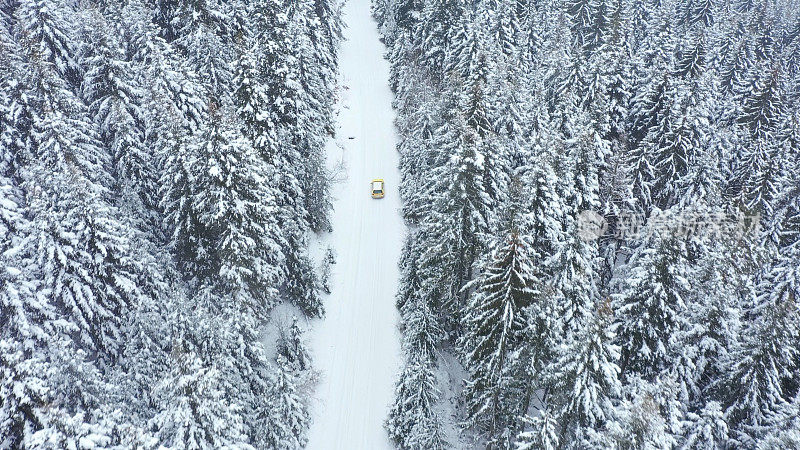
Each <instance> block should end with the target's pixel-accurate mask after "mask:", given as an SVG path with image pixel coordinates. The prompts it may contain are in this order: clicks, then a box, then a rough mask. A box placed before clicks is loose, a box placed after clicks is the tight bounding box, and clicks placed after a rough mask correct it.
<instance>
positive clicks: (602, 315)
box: [548, 301, 621, 448]
mask: <svg viewBox="0 0 800 450" xmlns="http://www.w3.org/2000/svg"><path fill="white" fill-rule="evenodd" d="M582 316H583V317H585V321H584V323H583V324H581V328H580V329H579V330H578V331H577V332H571V333H569V334H568V335H567V338H566V340H565V341H566V342H565V343H564V344H562V346H561V347H560V348H559V349H558V352H557V354H558V356H557V359H556V361H554V364H553V366H552V367H553V369H552V373H550V374H548V377H549V378H550V379H552V380H553V385H554V388H555V390H556V392H557V394H556V395H555V398H556V399H557V400H556V402H557V403H558V404H560V405H562V406H560V411H559V412H558V418H559V422H560V426H561V437H560V438H559V441H560V442H564V445H565V446H566V447H575V448H585V447H587V446H591V445H592V442H593V441H594V440H595V439H596V437H595V436H594V435H593V433H594V432H601V430H603V429H607V428H613V425H612V424H613V421H614V406H613V401H614V399H615V398H617V397H618V396H619V395H620V388H621V386H620V381H619V378H618V377H619V366H618V365H617V360H618V359H619V354H620V353H619V350H620V348H619V347H618V346H617V345H615V344H614V343H613V342H614V339H615V337H616V336H615V328H616V325H614V324H613V321H612V312H611V306H610V302H609V301H606V302H605V303H603V304H600V305H598V307H597V309H596V310H595V311H594V312H589V311H587V312H586V313H584V314H583V315H582Z"/></svg>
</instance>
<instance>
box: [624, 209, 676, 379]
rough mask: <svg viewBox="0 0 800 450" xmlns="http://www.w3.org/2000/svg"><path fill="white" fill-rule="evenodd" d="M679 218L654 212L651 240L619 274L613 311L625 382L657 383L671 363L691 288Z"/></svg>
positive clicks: (645, 241) (671, 213) (649, 231)
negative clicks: (634, 378)
mask: <svg viewBox="0 0 800 450" xmlns="http://www.w3.org/2000/svg"><path fill="white" fill-rule="evenodd" d="M679 220H680V217H676V212H675V211H674V210H670V211H666V212H664V213H658V212H654V214H653V215H652V216H651V218H650V221H649V223H648V224H647V229H646V230H645V232H646V236H644V239H643V241H642V242H641V244H640V245H639V247H638V248H637V249H636V251H635V253H634V254H633V256H632V257H631V259H630V261H628V263H627V264H626V267H625V268H623V269H622V270H621V271H620V272H619V274H618V275H619V278H618V282H619V283H620V284H619V288H618V291H617V294H616V296H615V297H616V298H615V305H614V309H615V311H617V314H616V320H617V323H618V326H619V328H618V341H617V342H618V344H619V345H620V347H621V348H622V351H621V355H622V356H621V359H620V367H621V368H622V377H623V379H627V378H628V377H629V376H632V375H634V374H638V375H640V376H642V377H643V378H644V379H645V380H648V381H652V380H653V379H655V378H656V377H657V376H658V375H659V374H660V373H661V372H662V371H663V370H664V369H666V368H667V367H668V366H669V363H670V361H671V353H670V341H671V339H673V337H674V335H675V333H676V332H677V330H678V327H679V326H680V317H681V313H682V312H683V310H684V308H685V307H686V304H685V299H686V296H687V294H688V292H689V289H691V286H690V285H689V280H690V275H689V270H690V268H691V266H690V262H689V260H688V254H687V250H686V244H685V242H684V241H683V240H682V238H681V237H680V236H678V235H677V232H678V230H677V229H676V228H675V227H676V226H677V225H678V224H679Z"/></svg>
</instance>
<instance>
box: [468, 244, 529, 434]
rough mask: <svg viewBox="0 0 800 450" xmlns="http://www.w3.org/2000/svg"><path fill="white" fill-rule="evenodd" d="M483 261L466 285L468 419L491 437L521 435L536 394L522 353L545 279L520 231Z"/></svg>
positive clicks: (499, 245)
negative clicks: (520, 421) (523, 420)
mask: <svg viewBox="0 0 800 450" xmlns="http://www.w3.org/2000/svg"><path fill="white" fill-rule="evenodd" d="M506 233H510V234H508V237H507V238H506V241H505V242H499V243H497V244H496V245H497V248H496V249H495V250H494V251H493V252H492V254H491V255H490V256H489V257H488V258H487V261H486V262H485V263H483V264H482V267H481V269H480V270H481V275H479V276H478V278H477V279H476V280H475V281H473V282H471V283H468V284H467V285H466V286H465V287H464V289H467V290H470V291H473V293H472V294H471V296H470V300H469V303H468V304H467V305H466V307H465V310H464V313H463V319H462V320H463V325H462V327H463V330H464V334H463V337H462V338H461V341H460V343H459V347H460V349H461V352H462V353H463V354H464V358H465V361H466V363H465V366H466V368H467V370H468V371H469V372H470V379H469V381H468V382H467V385H466V387H465V390H464V395H465V401H466V405H467V418H468V421H469V423H470V424H471V425H472V426H475V427H476V428H477V429H479V430H481V431H482V432H485V433H486V435H487V437H488V438H489V439H490V440H495V439H498V438H500V439H502V436H506V435H508V436H513V435H516V429H517V423H516V422H517V417H518V416H519V415H521V414H523V413H524V412H525V407H526V406H527V404H528V399H527V398H526V396H527V395H530V393H529V391H528V388H527V386H526V385H525V382H524V381H525V376H524V374H525V372H526V369H527V367H526V365H527V364H529V363H528V361H527V360H526V359H525V358H524V357H523V356H522V355H523V347H524V344H525V341H526V336H525V333H526V331H527V326H526V325H527V324H528V323H529V322H530V318H529V317H528V314H529V313H530V307H531V305H532V304H533V303H534V302H536V301H537V300H539V299H537V293H538V291H539V289H540V283H541V281H540V279H539V276H537V275H538V274H537V268H536V267H535V266H534V264H533V261H532V260H531V255H530V254H531V252H532V251H531V248H530V246H529V244H528V243H527V242H526V241H525V237H524V236H520V235H519V232H518V231H517V230H516V229H511V230H509V231H507V232H506Z"/></svg>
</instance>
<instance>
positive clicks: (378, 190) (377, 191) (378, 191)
mask: <svg viewBox="0 0 800 450" xmlns="http://www.w3.org/2000/svg"><path fill="white" fill-rule="evenodd" d="M372 192H374V193H376V194H380V193H381V192H383V190H381V189H375V190H374V191H372Z"/></svg>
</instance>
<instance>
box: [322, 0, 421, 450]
mask: <svg viewBox="0 0 800 450" xmlns="http://www.w3.org/2000/svg"><path fill="white" fill-rule="evenodd" d="M344 21H345V24H346V25H347V28H346V29H345V39H346V41H345V42H344V44H343V46H342V49H341V54H340V58H341V59H340V60H341V66H340V70H341V77H342V80H341V83H342V89H341V96H340V105H339V107H340V113H339V121H338V130H337V137H336V139H335V142H332V143H331V145H330V146H329V150H328V158H329V160H330V162H331V163H332V164H336V163H337V162H338V161H343V162H344V167H345V171H344V173H343V175H344V176H346V179H343V180H341V182H340V183H337V184H336V185H335V186H334V187H333V195H334V213H333V228H334V231H333V233H332V235H330V236H327V237H325V238H324V239H323V245H326V244H330V245H331V246H332V247H333V248H334V251H335V252H336V255H337V262H336V265H334V266H333V270H332V278H331V288H332V294H331V295H330V296H328V297H327V298H326V300H325V308H326V317H325V318H324V319H323V320H321V321H315V323H314V324H313V329H312V331H311V339H310V340H311V349H312V352H313V357H314V361H315V367H316V368H317V369H318V370H319V372H320V381H319V385H318V387H317V391H316V395H315V396H314V399H313V408H312V410H313V411H312V412H313V420H314V422H313V424H312V425H311V430H310V441H309V445H308V448H309V449H312V450H336V449H346V450H360V449H367V450H381V449H389V448H392V445H391V443H390V441H389V439H388V437H387V435H386V431H385V429H384V428H383V422H384V420H385V418H386V415H387V412H388V409H389V405H390V403H391V401H392V398H393V394H394V392H393V390H394V382H395V378H396V376H397V373H398V371H399V367H400V362H401V353H400V335H399V332H398V330H397V321H398V312H397V310H396V308H395V294H396V292H397V286H398V281H399V270H398V266H397V264H398V260H399V257H400V249H401V246H402V242H403V238H404V233H405V226H404V224H403V220H402V217H401V215H400V199H399V194H398V189H397V187H398V183H399V181H400V174H399V170H398V155H397V152H396V149H395V144H396V141H397V137H396V135H395V129H394V124H393V121H394V112H393V110H392V107H391V102H392V93H391V91H390V90H389V86H388V79H389V65H388V63H387V62H386V60H384V58H383V53H384V51H385V48H384V46H383V44H381V42H380V41H379V40H378V31H377V28H376V24H375V22H374V21H373V19H372V17H371V15H370V0H347V4H346V6H345V11H344ZM351 138H352V139H351ZM373 178H383V179H384V180H385V182H386V197H385V198H383V199H380V200H373V199H372V198H371V197H370V192H369V187H370V181H371V180H372V179H373Z"/></svg>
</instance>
